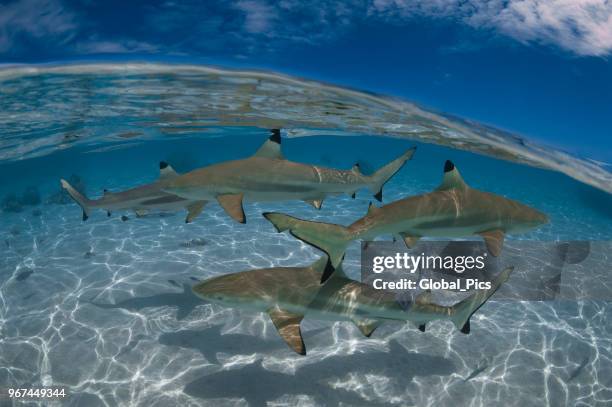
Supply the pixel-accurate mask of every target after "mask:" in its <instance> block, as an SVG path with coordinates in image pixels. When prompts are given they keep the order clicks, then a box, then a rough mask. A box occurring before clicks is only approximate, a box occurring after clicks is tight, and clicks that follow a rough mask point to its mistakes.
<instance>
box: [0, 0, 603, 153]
mask: <svg viewBox="0 0 612 407" xmlns="http://www.w3.org/2000/svg"><path fill="white" fill-rule="evenodd" d="M610 54H612V3H610V2H606V0H546V1H543V0H504V1H501V0H490V1H484V0H369V1H361V0H359V1H357V0H355V1H345V2H343V1H330V0H315V1H310V2H306V1H299V0H282V1H278V2H271V1H266V0H236V1H223V2H219V1H201V2H200V1H198V2H196V1H180V2H179V1H176V2H172V1H123V2H120V1H113V0H106V1H93V0H82V1H70V0H17V1H6V0H0V62H4V63H10V62H26V63H36V62H53V61H63V60H82V59H94V60H101V59H113V60H118V59H119V60H134V59H137V60H156V61H160V60H161V61H166V60H168V61H174V62H199V63H212V64H218V65H227V66H234V67H247V68H264V69H272V70H277V71H281V72H285V73H289V74H296V75H300V76H304V77H308V78H313V79H320V80H324V81H328V82H333V83H338V84H343V85H348V86H352V87H356V88H361V89H365V90H370V91H375V92H381V93H387V94H392V95H396V96H402V97H405V98H407V99H410V100H413V101H416V102H419V103H421V104H423V105H425V106H427V107H431V108H434V109H437V110H441V111H445V112H449V113H453V114H457V115H460V116H464V117H467V118H471V119H476V120H479V121H482V122H485V123H488V124H492V125H495V126H498V127H501V128H504V129H507V130H511V131H515V132H518V133H520V134H523V135H526V136H527V137H530V138H532V139H535V140H538V141H540V142H543V143H547V144H552V145H555V146H558V147H561V148H563V149H566V150H569V151H572V152H575V153H577V154H579V155H583V156H588V157H592V158H595V159H599V160H603V161H606V162H612V126H611V125H610V118H612V64H611V62H610V61H609V59H610V58H609V57H610Z"/></svg>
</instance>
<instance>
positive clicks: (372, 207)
mask: <svg viewBox="0 0 612 407" xmlns="http://www.w3.org/2000/svg"><path fill="white" fill-rule="evenodd" d="M379 210H380V208H378V207H377V206H375V205H374V204H373V203H372V202H370V204H369V205H368V213H367V214H368V215H373V214H375V213H376V212H378V211H379Z"/></svg>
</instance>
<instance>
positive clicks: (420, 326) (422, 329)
mask: <svg viewBox="0 0 612 407" xmlns="http://www.w3.org/2000/svg"><path fill="white" fill-rule="evenodd" d="M418 328H419V331H421V332H425V324H420V325H419V326H418Z"/></svg>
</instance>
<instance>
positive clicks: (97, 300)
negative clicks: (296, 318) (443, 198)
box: [0, 65, 612, 406]
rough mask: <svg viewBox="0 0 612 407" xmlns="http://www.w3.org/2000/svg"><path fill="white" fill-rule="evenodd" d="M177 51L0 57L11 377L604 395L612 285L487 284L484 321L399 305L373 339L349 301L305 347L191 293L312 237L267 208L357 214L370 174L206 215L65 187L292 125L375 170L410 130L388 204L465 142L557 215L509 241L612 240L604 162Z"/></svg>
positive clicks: (220, 398) (279, 401)
mask: <svg viewBox="0 0 612 407" xmlns="http://www.w3.org/2000/svg"><path fill="white" fill-rule="evenodd" d="M179 68H180V67H174V68H172V67H170V68H167V67H166V68H163V67H162V68H160V67H156V66H150V65H144V66H139V65H134V66H131V67H125V66H121V67H116V66H111V65H108V66H104V65H102V66H94V65H92V66H88V67H84V68H83V67H81V68H78V67H74V66H69V67H66V68H62V67H60V68H53V67H50V68H49V69H39V70H35V69H30V70H27V69H22V68H19V69H17V68H14V69H13V70H10V69H9V70H5V71H4V72H2V73H1V74H0V107H1V109H0V110H1V112H0V200H2V212H1V213H0V225H1V227H0V247H1V249H0V250H1V251H0V388H2V387H10V386H16V385H21V386H22V385H24V384H29V385H38V386H41V385H46V386H50V385H56V386H68V387H69V388H70V392H71V393H72V396H71V397H70V398H69V399H68V400H67V401H66V402H65V403H64V404H67V405H74V406H103V405H136V406H145V405H146V406H173V405H194V406H195V405H204V406H207V405H211V406H224V405H228V406H229V405H231V406H242V405H253V406H260V405H266V403H267V404H268V405H274V406H281V405H304V406H306V405H348V406H360V405H401V406H404V405H418V406H424V405H432V406H446V405H448V406H454V405H475V406H477V405H484V406H491V405H500V404H501V402H502V401H503V404H505V405H516V406H541V405H552V406H560V405H577V406H593V405H602V406H604V405H610V404H611V403H612V339H611V337H612V336H611V334H612V319H611V318H612V317H610V315H611V312H612V306H611V305H610V302H608V300H606V299H605V298H600V299H597V300H580V301H540V302H536V301H523V302H520V301H497V300H496V299H495V297H493V298H492V299H491V300H490V301H489V302H487V303H486V304H485V306H483V307H482V308H481V309H480V310H479V311H478V313H477V314H476V315H475V316H474V318H473V322H472V333H471V334H470V335H463V334H461V333H459V332H457V331H456V330H455V329H454V328H453V327H452V324H450V323H445V322H436V323H432V324H431V327H428V330H427V332H426V333H421V332H419V331H418V330H417V329H415V328H414V327H413V326H410V325H402V324H385V325H383V326H382V327H381V328H379V330H377V331H376V332H375V334H374V335H373V336H372V337H371V338H364V337H362V335H361V334H360V333H359V331H358V330H357V329H356V328H355V327H354V326H353V325H352V324H349V323H346V322H322V321H314V320H307V319H306V320H304V322H303V324H302V331H303V333H304V339H305V341H306V343H307V345H308V355H307V356H299V355H296V354H294V353H293V352H292V351H291V350H290V349H289V348H288V347H287V346H286V345H285V344H284V343H283V341H282V340H281V339H280V337H279V336H278V335H277V333H276V330H275V329H274V327H273V325H272V324H271V322H270V321H269V318H268V316H267V315H263V314H252V313H248V312H245V311H239V310H234V309H229V308H222V307H220V306H216V305H212V304H207V303H205V302H203V301H200V300H199V299H198V298H196V297H195V296H194V295H193V294H192V293H191V285H193V284H194V283H195V281H197V280H202V279H205V278H208V277H211V276H216V275H221V274H225V273H231V272H238V271H243V270H248V269H254V268H262V267H271V266H298V265H306V264H309V263H310V262H312V261H313V260H315V259H316V258H317V257H318V256H319V252H317V251H316V250H315V249H313V248H311V247H310V246H307V245H305V244H302V243H301V242H299V241H297V240H295V239H294V238H292V237H291V236H289V235H288V234H279V233H276V231H275V229H274V228H273V227H272V225H271V224H270V223H268V222H267V221H266V220H265V219H264V218H263V217H262V216H261V213H262V212H264V211H280V212H284V213H289V214H292V215H295V216H299V217H303V218H307V219H317V220H322V221H326V222H334V223H341V224H348V223H350V222H352V221H354V220H356V219H357V218H359V217H361V216H363V215H364V214H365V212H366V209H367V206H368V203H369V202H370V201H372V197H371V195H370V193H368V192H367V191H360V192H359V193H358V194H357V198H356V199H355V200H353V199H350V197H348V196H342V197H332V198H329V199H327V200H326V201H325V203H324V205H323V208H322V210H321V211H317V210H315V209H313V208H312V207H310V206H309V205H307V204H306V203H303V202H279V203H253V202H246V203H245V212H246V215H247V220H248V221H247V223H246V224H245V225H242V224H239V223H236V222H234V221H232V220H231V218H229V217H228V216H227V215H226V214H225V213H223V211H222V209H221V208H220V206H219V205H218V204H216V203H210V204H209V205H208V206H207V207H206V208H205V210H204V212H203V213H202V214H201V215H200V217H199V218H197V219H196V220H195V221H194V222H193V223H192V224H185V223H184V215H185V213H184V212H179V213H170V214H150V215H148V216H145V217H143V218H136V217H135V215H134V214H133V213H113V214H112V216H111V217H107V216H106V213H104V212H103V211H98V212H94V213H93V214H92V215H91V216H90V218H89V220H88V221H86V222H83V221H82V220H81V210H80V208H79V207H78V206H77V205H76V204H75V203H74V202H73V201H71V200H67V199H66V197H65V196H62V195H61V193H60V188H59V179H60V178H66V179H69V178H71V179H72V180H73V182H79V185H81V186H83V187H84V188H85V190H86V193H87V195H88V196H89V197H90V198H93V197H99V196H100V195H101V194H102V191H103V189H105V188H106V189H109V190H111V191H119V190H122V189H126V188H129V187H133V186H136V185H140V184H143V183H148V182H152V181H154V180H155V179H156V178H157V176H158V163H159V161H162V160H164V161H167V162H169V163H170V164H171V165H172V166H174V168H175V169H176V170H177V171H178V172H186V171H189V170H191V169H195V168H198V167H201V166H205V165H208V164H211V163H216V162H221V161H225V160H230V159H238V158H243V157H247V156H249V155H251V154H253V153H254V152H255V151H256V150H257V148H258V147H259V146H260V145H261V143H263V142H264V141H265V139H266V138H267V136H268V129H269V128H273V127H279V128H282V129H283V130H282V136H283V141H282V149H283V153H284V154H285V156H286V157H287V158H288V159H290V160H293V161H299V162H304V163H312V164H317V165H324V166H328V167H336V168H343V169H346V168H350V167H351V166H352V165H353V164H354V163H355V162H359V163H360V165H361V167H362V169H363V170H364V172H367V171H368V170H374V169H376V168H378V167H379V166H381V165H383V164H384V163H386V162H388V161H389V160H390V159H392V158H395V157H396V156H398V155H399V154H400V153H401V152H403V151H404V150H405V149H407V148H409V147H411V146H414V145H416V146H417V147H418V149H417V153H416V154H415V156H414V158H413V159H412V160H411V161H409V162H408V163H407V165H406V166H405V167H404V168H403V169H402V170H401V171H400V173H398V174H397V175H396V176H395V177H394V178H392V179H391V181H390V182H389V183H388V184H387V185H386V186H385V189H384V202H385V203H387V202H391V201H394V200H396V199H399V198H403V197H407V196H410V195H414V194H419V193H424V192H427V191H430V190H432V189H433V188H435V187H436V186H437V185H438V184H439V182H440V179H441V176H442V169H443V165H444V161H445V160H447V159H451V160H453V162H454V163H455V164H456V166H457V167H458V168H459V169H460V170H461V172H462V174H463V176H464V179H465V180H466V182H467V183H468V184H469V185H471V186H472V187H475V188H478V189H483V190H487V191H491V192H494V193H497V194H501V195H504V196H507V197H509V198H513V199H516V200H519V201H522V202H524V203H526V204H528V205H531V206H533V207H535V208H537V209H539V210H541V211H543V212H545V213H547V214H548V215H549V217H550V219H551V221H550V223H549V224H548V225H546V226H544V227H541V228H539V229H537V230H534V231H533V232H530V233H527V234H522V235H516V236H509V237H508V241H509V244H510V245H512V241H514V240H532V241H539V242H555V241H565V240H579V241H595V242H608V243H609V242H610V240H612V196H611V195H610V194H609V193H608V192H606V191H605V190H606V189H607V190H610V189H612V186H611V185H610V184H609V181H610V173H609V172H608V171H609V169H607V168H605V167H603V166H602V165H600V164H597V163H593V162H590V161H588V160H583V159H580V158H571V159H570V158H567V157H569V156H568V155H567V154H566V153H563V152H559V151H557V150H554V149H553V148H552V147H538V146H536V145H532V144H530V143H529V142H528V141H525V140H522V139H519V138H516V137H509V136H508V135H507V134H505V133H503V132H500V133H495V134H492V133H491V131H492V130H490V129H488V130H486V131H484V133H483V128H482V127H477V125H476V124H471V123H469V122H463V121H457V122H453V120H456V119H453V118H449V117H446V116H442V115H439V114H437V113H427V114H425V113H423V112H421V113H418V114H417V113H415V111H414V110H411V111H408V107H407V106H412V105H409V104H406V105H402V106H401V108H398V107H397V106H396V105H393V104H392V103H391V101H393V103H400V102H399V101H395V100H392V99H382V98H381V99H378V96H375V95H369V94H360V93H359V92H356V91H350V94H349V93H346V94H344V93H342V92H341V91H339V90H338V89H337V88H333V87H332V88H327V87H326V85H315V84H313V83H311V82H304V81H301V80H298V79H291V78H286V77H276V76H274V75H271V76H269V77H266V76H265V75H264V77H262V76H261V75H263V74H261V73H252V74H245V73H240V74H238V73H233V72H225V71H198V70H197V69H195V68H190V69H187V68H180V69H179ZM54 69H55V70H54ZM62 69H63V70H62ZM279 78H280V79H279ZM330 89H331V90H330ZM347 92H348V91H347ZM343 98H345V99H343ZM381 100H382V101H384V103H383V102H381ZM385 103H387V104H385ZM326 112H327V113H326ZM449 120H450V121H451V122H450V123H451V124H449ZM380 123H384V126H385V127H384V128H383V127H382V124H380ZM414 123H418V126H417V125H414ZM452 123H458V124H457V126H464V127H457V128H453V126H452ZM462 128H465V129H468V130H470V129H472V130H473V133H471V131H472V130H470V131H467V130H466V131H465V132H460V130H461V129H462ZM449 129H450V130H449ZM474 129H476V130H474ZM485 136H486V137H485ZM492 140H493V141H492ZM482 153H486V154H487V155H483V154H482ZM566 158H567V159H566ZM527 164H529V165H527ZM542 167H547V168H548V169H547V168H542ZM559 168H563V172H565V173H561V172H559V171H555V169H559ZM122 215H126V216H128V217H129V220H127V221H122V220H121V216H122ZM390 238H391V237H390V236H386V237H382V239H390ZM603 247H608V248H609V247H610V246H609V245H608V246H605V245H604V246H603ZM599 255H601V256H602V258H603V260H601V261H599V262H598V264H597V265H596V266H594V267H593V268H585V269H580V270H579V271H576V273H581V274H577V275H574V276H572V277H574V278H577V279H584V280H592V279H598V280H597V281H601V282H602V284H604V283H607V281H608V280H606V278H609V277H607V273H608V272H609V271H610V264H611V263H610V260H609V256H610V253H609V252H603V253H599ZM529 256H531V257H532V258H533V262H532V263H533V266H532V267H531V268H529V270H526V271H525V272H526V273H532V274H533V276H534V279H535V278H537V274H538V272H539V270H540V269H541V268H542V267H543V266H542V263H543V262H545V261H546V259H542V258H538V254H537V252H535V253H530V254H529ZM531 257H530V258H531ZM359 259H360V258H359V244H358V243H356V242H355V243H353V245H352V246H351V247H350V248H349V250H348V252H347V256H346V260H345V269H346V271H347V274H349V275H350V276H351V277H353V278H358V277H359ZM527 275H529V274H527ZM599 279H600V280H599ZM511 282H512V281H510V282H509V283H510V284H511Z"/></svg>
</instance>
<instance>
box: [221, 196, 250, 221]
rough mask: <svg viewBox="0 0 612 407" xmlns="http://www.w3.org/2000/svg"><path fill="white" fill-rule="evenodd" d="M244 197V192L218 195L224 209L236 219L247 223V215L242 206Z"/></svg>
mask: <svg viewBox="0 0 612 407" xmlns="http://www.w3.org/2000/svg"><path fill="white" fill-rule="evenodd" d="M242 197H243V194H228V195H218V196H217V201H219V205H221V207H222V208H223V210H224V211H225V212H226V213H227V214H228V215H229V216H231V217H232V218H233V219H234V220H236V221H237V222H240V223H246V216H245V215H244V209H243V208H242Z"/></svg>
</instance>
